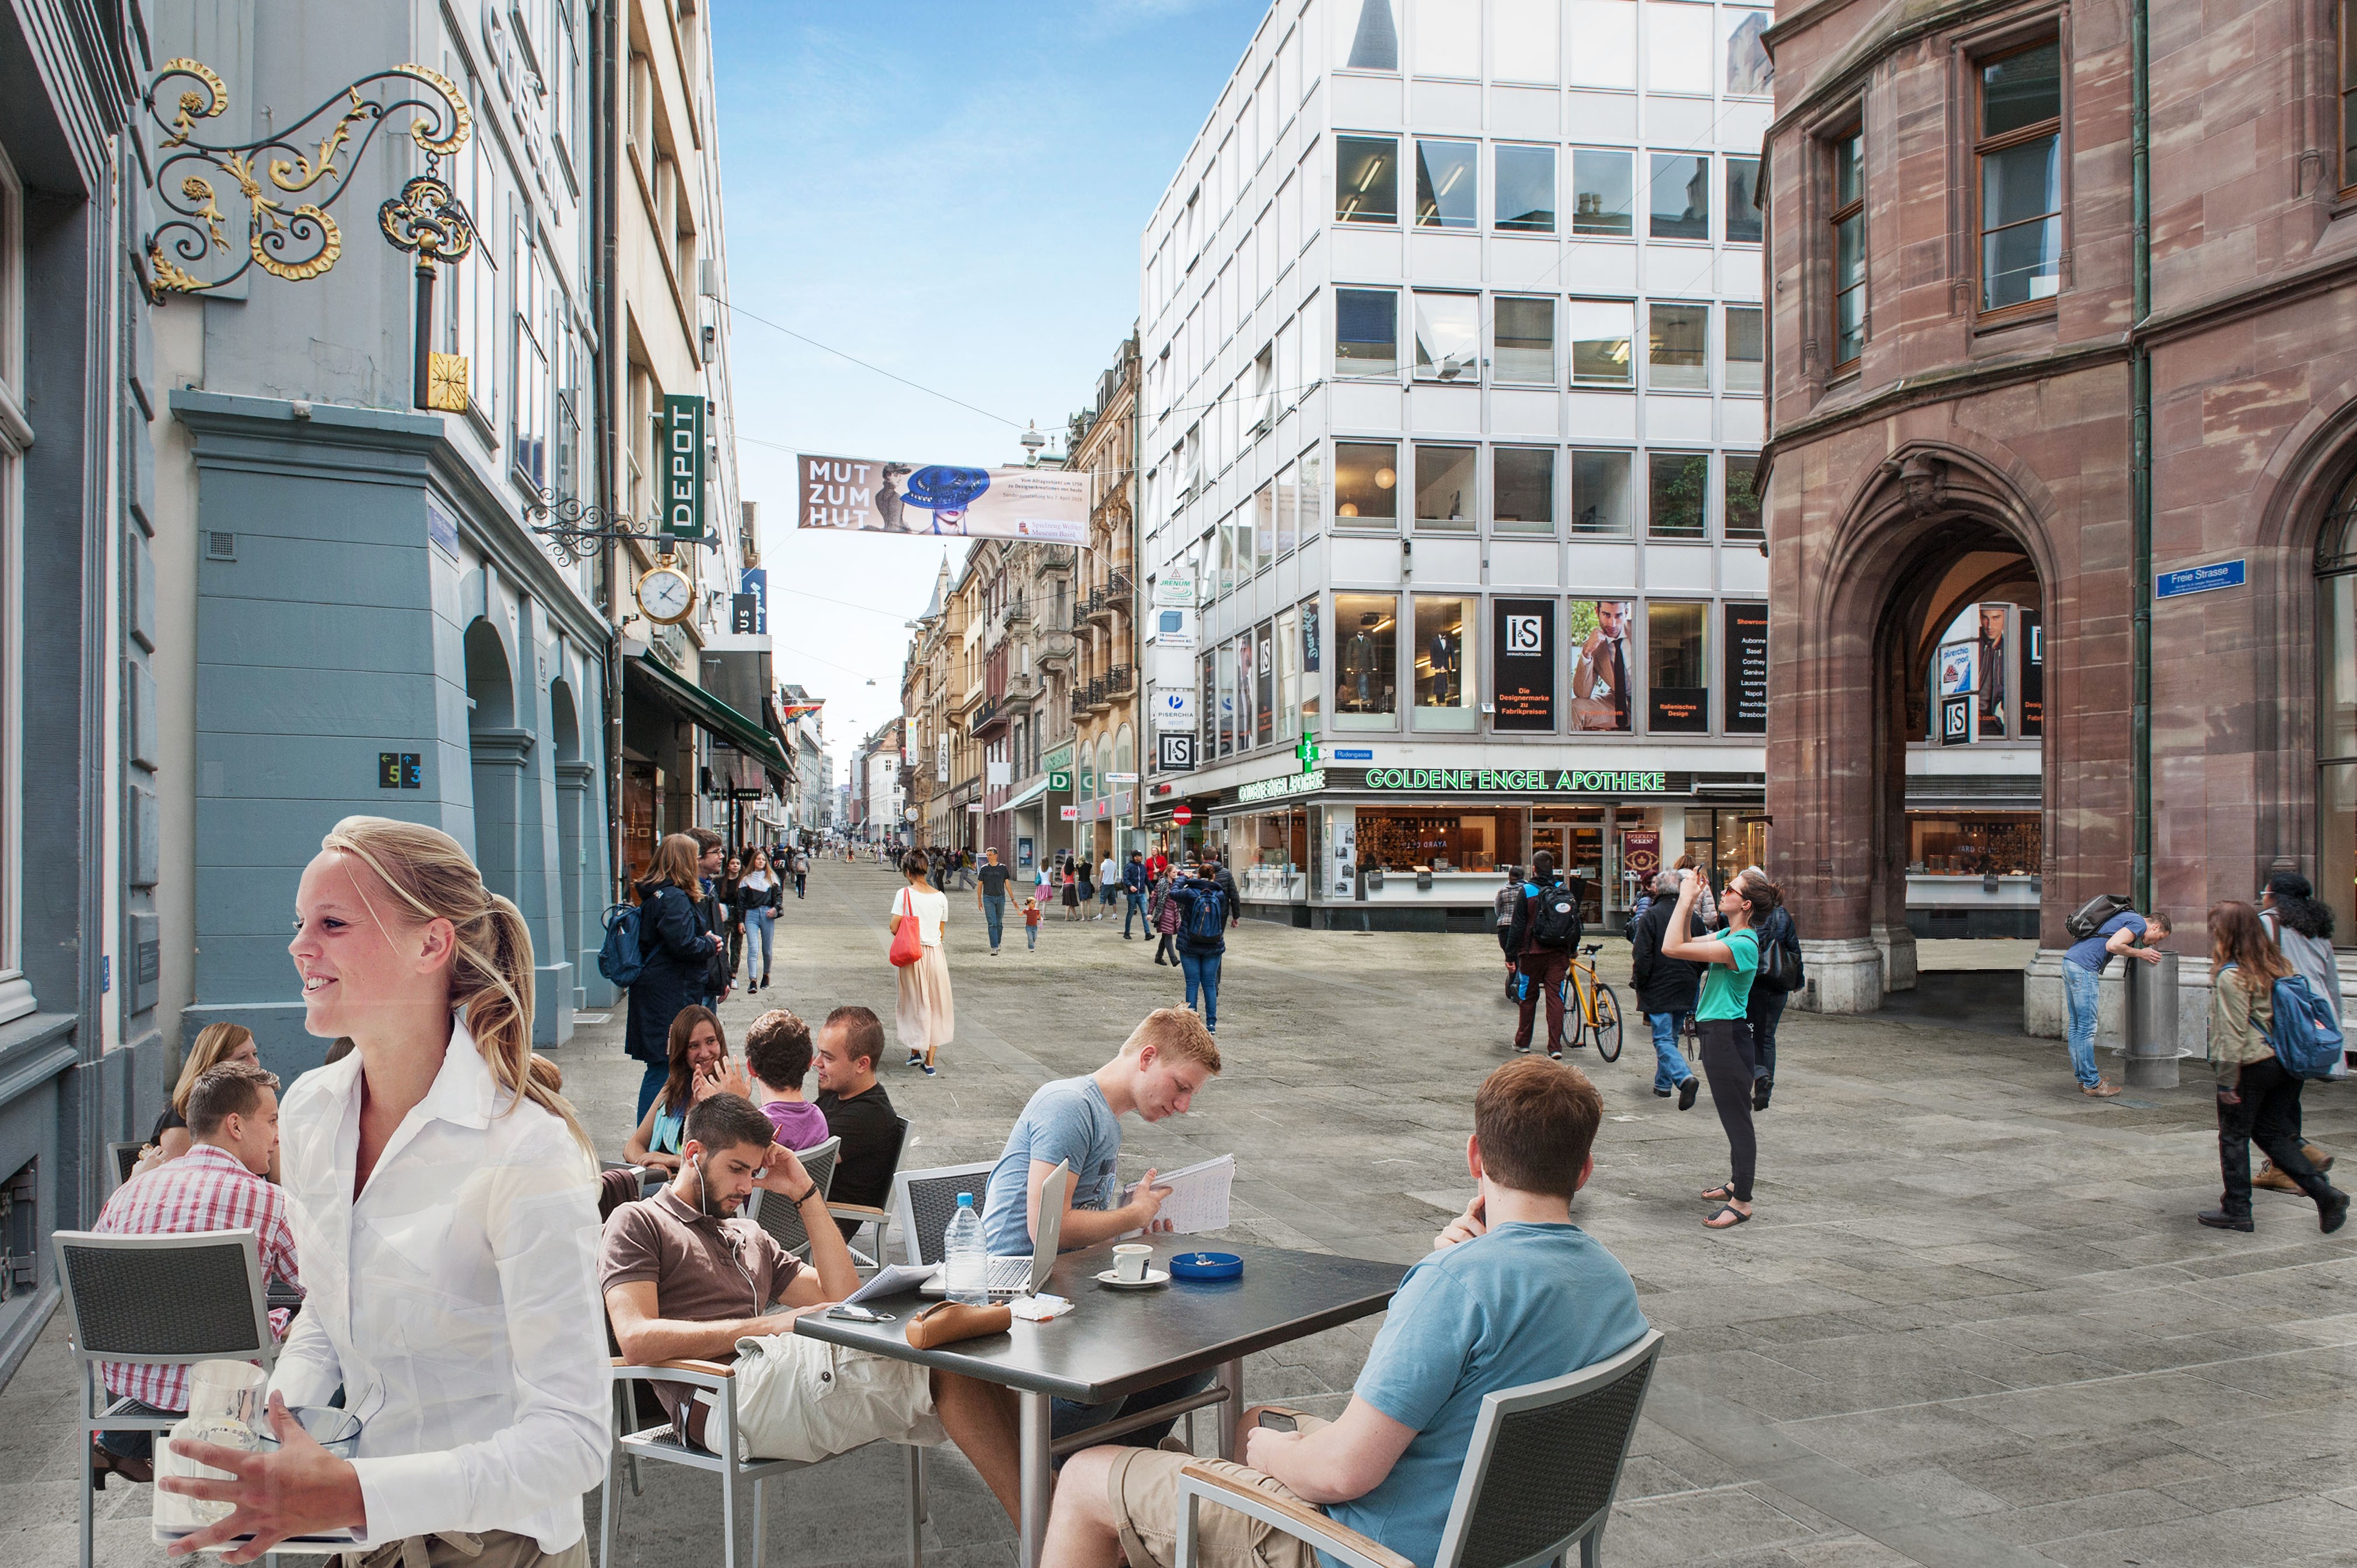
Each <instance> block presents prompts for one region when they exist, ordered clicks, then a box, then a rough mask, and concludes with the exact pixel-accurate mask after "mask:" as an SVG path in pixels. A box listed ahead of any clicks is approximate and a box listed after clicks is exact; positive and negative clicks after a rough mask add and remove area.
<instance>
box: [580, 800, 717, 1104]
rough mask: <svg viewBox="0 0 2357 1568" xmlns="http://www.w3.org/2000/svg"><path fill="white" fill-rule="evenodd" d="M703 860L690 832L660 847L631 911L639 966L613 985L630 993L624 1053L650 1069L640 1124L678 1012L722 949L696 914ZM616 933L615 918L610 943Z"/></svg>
mask: <svg viewBox="0 0 2357 1568" xmlns="http://www.w3.org/2000/svg"><path fill="white" fill-rule="evenodd" d="M702 857H703V851H702V850H701V848H699V847H698V845H697V843H696V841H695V840H694V839H693V838H691V837H689V836H688V835H687V834H685V833H673V834H672V835H671V836H670V837H668V838H666V839H664V840H663V841H662V843H659V844H657V845H656V846H655V854H654V860H653V861H652V863H651V864H650V865H649V866H648V867H647V875H646V876H645V878H644V879H643V880H641V881H640V883H639V885H638V895H639V907H638V908H637V909H635V910H633V911H630V915H631V916H632V917H634V918H632V919H631V920H630V928H631V931H632V940H634V941H635V943H636V944H637V947H638V950H639V957H640V967H639V970H638V972H637V973H636V974H635V975H634V976H632V978H630V980H629V981H627V982H623V981H616V982H615V983H617V984H627V985H628V986H629V987H630V1017H629V1023H628V1025H627V1026H626V1027H625V1029H624V1031H623V1050H624V1052H625V1054H627V1055H628V1056H629V1057H630V1059H632V1060H633V1061H637V1062H640V1063H642V1064H644V1066H645V1069H646V1071H645V1074H644V1076H643V1077H642V1078H641V1079H640V1083H639V1109H638V1120H640V1121H641V1122H643V1121H644V1120H646V1114H647V1107H648V1106H650V1105H652V1104H653V1103H654V1101H655V1096H656V1095H657V1094H659V1093H661V1092H662V1087H663V1083H664V1081H665V1080H666V1079H669V1078H670V1076H671V1026H672V1020H673V1019H674V1018H676V1017H678V1016H679V1014H680V1009H682V1008H683V1007H693V1006H695V1005H697V1004H699V1003H701V1002H702V1001H703V1000H704V997H705V993H706V991H707V989H708V987H707V982H708V978H709V974H708V972H709V969H710V966H711V963H712V960H713V956H714V955H715V954H716V953H719V952H721V951H722V949H723V944H722V942H721V941H720V940H719V939H718V938H716V937H715V936H714V935H713V934H712V932H711V930H710V929H708V927H707V926H706V923H705V918H704V917H703V916H702V915H701V914H699V913H698V907H697V897H698V895H699V894H700V893H701V892H702V890H703V889H702V884H701V882H700V880H699V875H698V870H697V863H698V862H699V861H700V860H701V859H702ZM615 935H616V933H615V930H614V929H613V926H612V924H610V923H609V926H608V933H607V936H608V942H609V944H610V943H612V942H613V940H614V938H615ZM600 968H601V969H602V968H603V962H602V960H601V962H600ZM607 978H608V979H609V980H610V979H613V978H614V977H613V976H612V975H610V974H609V975H608V977H607Z"/></svg>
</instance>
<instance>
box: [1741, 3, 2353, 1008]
mask: <svg viewBox="0 0 2357 1568" xmlns="http://www.w3.org/2000/svg"><path fill="white" fill-rule="evenodd" d="M2352 27H2357V0H2249V3H2247V4H2243V5H2195V4H2190V3H2187V4H2163V3H2159V0H2101V3H2091V0H2079V3H2075V4H2058V3H2055V0H2042V3H2035V4H2032V3H2022V0H2013V3H1975V0H1938V3H1934V0H1803V3H1801V4H1791V3H1787V4H1785V5H1781V6H1780V7H1779V11H1778V18H1777V21H1776V24H1775V26H1774V27H1773V28H1772V29H1771V30H1770V33H1769V35H1768V39H1769V43H1770V48H1771V49H1772V51H1773V55H1774V60H1775V71H1776V117H1775V121H1774V124H1773V125H1772V127H1771V129H1770V134H1769V138H1768V174H1767V178H1766V180H1765V182H1764V184H1765V187H1766V190H1767V204H1768V207H1769V212H1770V223H1769V230H1768V258H1767V270H1768V286H1769V290H1770V293H1769V300H1770V312H1769V322H1770V346H1769V363H1770V372H1771V384H1770V403H1769V417H1768V443H1767V449H1766V451H1765V453H1764V454H1763V467H1764V468H1766V469H1767V471H1768V473H1769V476H1770V477H1769V480H1768V485H1767V502H1766V504H1767V518H1768V535H1769V542H1770V543H1769V549H1770V604H1771V617H1772V620H1771V626H1772V633H1771V636H1772V654H1771V657H1772V666H1771V679H1772V688H1771V689H1772V690H1773V692H1774V693H1775V694H1776V695H1775V703H1776V709H1775V715H1774V721H1773V723H1772V724H1771V725H1770V750H1769V768H1768V779H1769V785H1768V789H1769V797H1768V800H1769V809H1770V814H1771V815H1772V817H1773V819H1774V824H1775V828H1774V832H1775V860H1776V869H1777V871H1778V874H1779V875H1780V878H1781V881H1782V882H1783V884H1784V886H1785V887H1786V889H1787V892H1788V894H1789V895H1790V897H1792V900H1793V903H1794V907H1795V912H1796V913H1797V915H1798V916H1799V918H1800V920H1801V924H1802V929H1803V932H1805V933H1806V934H1807V935H1808V936H1810V937H1811V938H1812V939H1814V940H1813V942H1812V944H1811V945H1812V949H1813V951H1812V955H1811V957H1812V971H1813V976H1814V980H1815V986H1816V992H1817V997H1816V1001H1817V1004H1818V1005H1819V1006H1821V1007H1824V1008H1825V1009H1827V1010H1831V1011H1862V1010H1867V1009H1871V1008H1873V1007H1874V1006H1876V1005H1877V1004H1878V1001H1879V998H1880V994H1881V992H1882V991H1883V990H1884V989H1885V988H1886V985H1888V986H1890V987H1894V988H1895V987H1899V986H1904V985H1907V984H1910V983H1912V979H1913V940H1912V937H1911V936H1910V934H1909V931H1908V927H1907V923H1906V910H1907V884H1908V876H1909V871H1910V858H1909V851H1910V838H1909V833H1910V826H1909V814H1910V813H1909V812H1908V810H1907V806H1908V774H1909V771H1910V759H1912V760H1913V761H1914V762H1915V766H1916V770H1917V771H1918V772H1920V771H1921V766H1922V760H1923V757H1924V754H1925V753H1926V752H1927V751H1928V750H1929V749H1930V748H1933V747H1936V746H1938V745H1939V737H1938V736H1934V735H1932V733H1930V732H1931V731H1932V728H1933V727H1934V725H1935V718H1936V716H1937V715H1940V714H1942V712H1943V707H1942V703H1941V702H1940V700H1939V697H1938V695H1937V693H1936V692H1935V691H1934V690H1933V689H1932V683H1933V682H1935V681H1936V679H1937V675H1936V671H1935V664H1936V663H1937V661H1938V657H1939V654H1940V647H1939V644H1940V642H1941V640H1942V639H1943V637H1945V636H1951V635H1953V630H1952V629H1951V628H1953V627H1954V626H1955V625H1957V624H1959V623H1960V617H1961V616H1962V615H1964V613H1966V612H1969V611H1970V610H1971V609H1972V608H1973V607H1975V605H1996V606H2011V607H2014V613H2015V614H2016V616H2017V619H2016V620H2015V622H2014V623H2013V624H2015V625H2016V626H2018V627H2019V628H2023V629H2024V630H2025V631H2026V632H2027V633H2028V635H2029V637H2030V638H2031V639H2033V641H2038V640H2042V644H2043V647H2042V651H2043V660H2042V667H2041V670H2040V674H2041V675H2042V693H2040V697H2041V703H2040V713H2039V714H2038V718H2039V720H2040V723H2039V724H2038V725H2036V726H2035V727H2036V728H2037V729H2038V730H2039V731H2041V732H2042V733H2038V734H2035V735H2034V736H2028V737H2024V738H2022V739H2021V746H2022V754H2023V755H2025V756H2027V757H2030V758H2031V760H2032V763H2033V764H2034V771H2035V774H2036V777H2037V780H2038V789H2037V793H2038V796H2039V801H2038V809H2037V812H2036V815H2035V816H2034V817H2031V818H2029V822H2030V823H2031V824H2032V825H2034V826H2035V828H2036V829H2037V830H2038V832H2037V834H2036V838H2037V841H2038V843H2037V848H2036V850H2035V852H2034V853H2035V855H2036V858H2037V860H2038V865H2037V870H2038V872H2039V873H2040V879H2039V881H2038V882H2037V883H2036V884H2035V886H2036V889H2037V892H2036V902H2037V906H2038V919H2037V927H2038V932H2039V936H2040V948H2041V951H2040V957H2039V961H2038V962H2037V963H2036V964H2034V965H2033V966H2032V969H2031V972H2030V976H2029V987H2028V995H2029V1004H2028V1013H2029V1021H2030V1025H2031V1027H2032V1028H2033V1030H2036V1031H2037V1032H2042V1033H2058V1032H2059V1030H2060V994H2059V993H2060V984H2059V979H2058V978H2056V977H2055V975H2054V970H2053V965H2054V964H2055V963H2056V962H2057V961H2058V960H2059V955H2058V954H2057V953H2055V952H2054V951H2052V950H2054V949H2057V948H2059V947H2061V945H2063V943H2064V942H2065V940H2066V939H2065V937H2064V935H2063V930H2062V919H2063V917H2064V916H2065V915H2066V914H2067V913H2068V912H2069V911H2070V910H2071V909H2072V908H2075V907H2076V906H2077V905H2079V904H2080V903H2081V902H2082V901H2083V900H2084V899H2086V898H2087V897H2090V896H2092V895H2093V894H2096V893H2098V892H2132V891H2134V892H2137V893H2139V894H2140V896H2141V897H2145V898H2148V899H2149V900H2150V902H2149V903H2148V904H2147V905H2146V906H2145V907H2147V908H2152V907H2158V908H2163V909H2166V910H2168V911H2169V913H2170V915H2171V916H2172V917H2173V918H2174V919H2175V921H2176V924H2177V927H2178V930H2179V936H2178V938H2177V940H2176V941H2175V942H2174V943H2173V944H2172V945H2174V946H2175V947H2176V948H2177V950H2179V951H2180V952H2182V953H2185V954H2187V955H2197V954H2198V953H2199V952H2200V951H2201V948H2202V941H2201V936H2200V932H2201V927H2202V918H2203V912H2204V910H2205V909H2206V908H2208V906H2209V905H2210V904H2211V903H2212V901H2213V900H2216V899H2220V898H2227V897H2239V898H2248V897H2251V896H2252V894H2253V891H2254V889H2255V887H2257V886H2259V884H2260V883H2261V881H2262V880H2263V879H2264V877H2265V876H2266V874H2267V873H2268V872H2269V871H2270V870H2271V869H2273V868H2276V867H2289V868H2295V869H2298V870H2299V871H2301V872H2303V873H2305V874H2307V875H2309V876H2310V877H2312V878H2313V879H2314V880H2315V882H2316V883H2317V885H2318V896H2319V897H2320V898H2323V899H2325V900H2326V901H2327V902H2329V903H2330V904H2331V905H2332V907H2333V908H2335V909H2336V910H2337V911H2338V912H2339V915H2340V930H2341V940H2343V941H2344V942H2346V941H2350V940H2357V939H2352V933H2357V908H2352V876H2357V536H2352V534H2351V532H2350V529H2349V517H2350V512H2351V501H2352V497H2357V485H2352V475H2357V145H2352V143H2357V119H2352V118H2351V117H2350V116H2345V115H2344V103H2343V94H2342V84H2343V83H2344V82H2346V83H2350V84H2352V86H2357V50H2352V39H2351V33H2352ZM2344 61H2349V62H2350V63H2349V64H2347V65H2344V63H2343V62H2344ZM2351 97H2352V104H2351V105H2350V106H2349V107H2350V108H2351V110H2352V113H2357V93H2352V95H2351ZM2145 105H2148V106H2149V108H2148V115H2147V113H2144V112H2143V106H2145ZM2147 215H2148V216H2147ZM2147 420H2148V428H2149V431H2150V448H2149V462H2148V478H2147V476H2146V475H2145V473H2143V472H2142V471H2141V470H2142V468H2143V467H2144V465H2142V464H2140V463H2139V451H2138V440H2137V438H2138V432H2139V429H2140V427H2144V426H2145V425H2146V422H2147ZM2233 563H2241V566H2240V568H2239V570H2240V574H2241V582H2240V585H2230V586H2223V587H2212V588H2206V589H2204V585H2205V584H2207V583H2210V582H2230V581H2232V580H2233V578H2234V576H2235V568H2234V567H2233ZM2205 567H2207V568H2215V569H2216V570H2214V571H2212V572H2210V573H2206V574H2203V575H2201V576H2200V577H2196V578H2192V579H2186V578H2172V577H2171V576H2170V575H2171V574H2178V573H2184V572H2188V571H2190V570H2192V569H2196V568H2205ZM2156 584H2157V585H2158V586H2159V587H2160V588H2162V589H2173V588H2178V587H2185V586H2190V587H2193V588H2196V589H2203V591H2192V592H2185V593H2167V594H2156V593H2153V592H2152V591H2151V590H2152V587H2153V585H2156ZM2147 612H2148V617H2149V618H2148V622H2147V623H2145V624H2146V625H2148V644H2149V646H2148V651H2147V650H2144V649H2140V647H2139V643H2140V641H2142V640H2143V638H2142V637H2141V636H2140V620H2142V618H2144V617H2145V616H2146V615H2147ZM2147 692H2148V696H2147ZM2015 722H2016V728H2017V733H2018V730H2019V728H2020V727H2021V726H2020V722H2019V720H2018V719H2017V720H2016V721H2015ZM2025 842H2026V841H2025ZM2147 856H2148V858H2147ZM2205 967H2206V966H2203V965H2201V964H2200V963H2198V962H2195V961H2189V962H2188V963H2187V964H2186V965H2185V966H2184V970H2185V978H2186V980H2187V982H2188V983H2189V984H2190V983H2194V982H2195V981H2196V980H2197V979H2201V975H2202V972H2203V971H2204V969H2205ZM2041 976H2042V977H2044V983H2043V984H2041V983H2040V981H2041ZM2201 983H2206V980H2202V981H2201ZM2197 1000H2198V999H2197V998H2195V997H2192V996H2188V997H2187V998H2186V1002H2187V1011H2188V1018H2187V1024H2188V1027H2189V1029H2190V1030H2191V1031H2193V1032H2194V1035H2195V1037H2196V1038H2198V1033H2199V1030H2200V1029H2201V1014H2200V1012H2199V1011H2198V1010H2195V1009H2194V1007H2193V1004H2194V1003H2195V1002H2196V1001H2197ZM2041 1015H2047V1016H2043V1017H2042V1016H2041ZM2041 1023H2043V1024H2044V1027H2042V1028H2041V1027H2040V1024H2041Z"/></svg>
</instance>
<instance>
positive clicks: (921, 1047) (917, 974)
mask: <svg viewBox="0 0 2357 1568" xmlns="http://www.w3.org/2000/svg"><path fill="white" fill-rule="evenodd" d="M925 870H926V866H925V857H924V856H923V855H921V854H916V853H915V852H913V851H911V852H910V853H909V855H908V856H907V857H906V858H905V859H903V860H902V861H901V862H900V875H903V876H906V877H907V878H908V879H909V886H906V887H903V888H901V889H900V891H899V892H898V893H895V894H894V895H892V924H891V926H890V928H889V929H890V930H891V931H892V932H893V934H894V935H898V934H899V929H900V922H901V921H903V920H914V921H916V922H917V935H918V937H919V939H920V940H921V941H922V942H923V944H924V952H923V955H922V956H921V957H920V958H919V959H918V960H917V961H916V962H914V963H911V964H904V965H902V966H901V968H900V1005H899V1015H898V1018H897V1022H898V1023H899V1030H900V1044H901V1045H903V1046H905V1047H908V1052H909V1066H910V1067H918V1068H922V1069H925V1076H926V1077H927V1078H931V1077H932V1076H934V1056H935V1054H936V1053H937V1052H939V1051H940V1049H941V1048H942V1047H943V1046H946V1045H948V1044H949V1043H950V1036H951V1035H952V1034H953V1033H954V1032H955V1029H956V1016H955V1014H954V1013H953V1011H952V1008H951V1005H950V963H949V958H948V955H947V954H946V953H945V952H944V951H943V950H942V928H944V927H945V926H947V925H948V924H949V918H950V896H949V895H948V894H946V893H942V892H939V891H937V890H936V889H935V888H934V886H933V885H932V884H931V883H930V882H928V881H926V880H925Z"/></svg>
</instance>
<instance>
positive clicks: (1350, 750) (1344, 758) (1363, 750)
mask: <svg viewBox="0 0 2357 1568" xmlns="http://www.w3.org/2000/svg"><path fill="white" fill-rule="evenodd" d="M1374 759H1375V753H1374V748H1373V747H1372V746H1336V747H1335V748H1334V760H1335V761H1337V762H1372V761H1373V760H1374Z"/></svg>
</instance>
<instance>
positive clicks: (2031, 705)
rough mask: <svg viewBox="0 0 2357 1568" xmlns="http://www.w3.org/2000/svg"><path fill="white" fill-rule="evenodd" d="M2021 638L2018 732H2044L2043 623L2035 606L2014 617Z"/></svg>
mask: <svg viewBox="0 0 2357 1568" xmlns="http://www.w3.org/2000/svg"><path fill="white" fill-rule="evenodd" d="M2014 625H2015V626H2016V627H2017V628H2019V632H2018V635H2019V636H2020V638H2021V733H2022V734H2023V735H2024V736H2039V735H2044V734H2045V733H2046V627H2045V625H2044V623H2043V622H2041V621H2040V619H2039V617H2038V612H2037V611H2035V610H2023V611H2021V612H2020V613H2019V614H2018V615H2017V616H2016V617H2015V618H2014Z"/></svg>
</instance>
